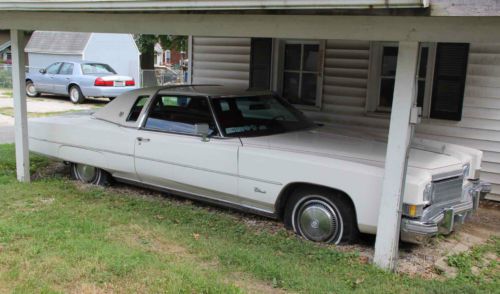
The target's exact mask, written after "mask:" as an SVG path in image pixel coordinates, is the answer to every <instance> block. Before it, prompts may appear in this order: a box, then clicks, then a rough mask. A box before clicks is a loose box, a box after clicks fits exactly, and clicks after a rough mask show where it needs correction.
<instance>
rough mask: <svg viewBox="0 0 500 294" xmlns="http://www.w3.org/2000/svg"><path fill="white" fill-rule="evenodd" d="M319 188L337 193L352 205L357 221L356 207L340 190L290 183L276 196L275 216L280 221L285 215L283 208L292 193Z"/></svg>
mask: <svg viewBox="0 0 500 294" xmlns="http://www.w3.org/2000/svg"><path fill="white" fill-rule="evenodd" d="M307 187H311V188H321V189H325V190H329V191H331V192H335V193H337V194H338V195H339V196H340V197H344V198H345V199H346V200H348V201H349V203H350V204H351V205H352V208H353V209H354V213H355V214H356V219H357V212H356V206H355V205H354V202H353V201H352V199H351V197H349V195H348V194H347V193H345V192H344V191H342V190H339V189H334V188H331V187H327V186H323V185H317V184H310V183H300V182H299V183H290V184H288V185H286V186H285V188H283V189H282V190H281V192H280V194H279V196H278V200H277V201H276V204H275V210H276V214H277V215H278V216H279V218H280V219H283V214H284V213H285V207H286V204H287V202H288V199H289V198H290V196H291V195H292V194H293V192H294V191H296V190H297V189H300V188H307Z"/></svg>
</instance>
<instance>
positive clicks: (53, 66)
mask: <svg viewBox="0 0 500 294" xmlns="http://www.w3.org/2000/svg"><path fill="white" fill-rule="evenodd" d="M60 67H61V63H60V62H56V63H53V64H51V65H50V66H49V67H47V73H48V74H52V75H55V74H57V73H58V72H59V68H60Z"/></svg>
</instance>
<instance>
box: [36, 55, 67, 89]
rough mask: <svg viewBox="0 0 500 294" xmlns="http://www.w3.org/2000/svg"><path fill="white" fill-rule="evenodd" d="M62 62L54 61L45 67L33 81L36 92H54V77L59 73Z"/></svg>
mask: <svg viewBox="0 0 500 294" xmlns="http://www.w3.org/2000/svg"><path fill="white" fill-rule="evenodd" d="M61 65H62V62H56V63H53V64H51V65H49V66H48V67H47V69H46V70H45V73H43V74H40V75H39V76H38V78H37V80H38V82H36V81H35V87H36V89H37V91H38V92H44V93H54V77H55V75H56V74H57V73H59V69H60V68H61Z"/></svg>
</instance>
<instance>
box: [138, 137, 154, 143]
mask: <svg viewBox="0 0 500 294" xmlns="http://www.w3.org/2000/svg"><path fill="white" fill-rule="evenodd" d="M137 141H139V142H149V141H151V139H148V138H143V137H137Z"/></svg>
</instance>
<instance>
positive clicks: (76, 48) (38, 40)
mask: <svg viewBox="0 0 500 294" xmlns="http://www.w3.org/2000/svg"><path fill="white" fill-rule="evenodd" d="M91 35H92V33H75V32H48V31H35V32H34V33H33V35H32V36H31V39H30V40H29V42H28V44H27V45H26V49H25V52H27V53H51V54H82V53H83V51H84V50H85V46H86V45H87V43H88V41H89V39H90V36H91Z"/></svg>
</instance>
